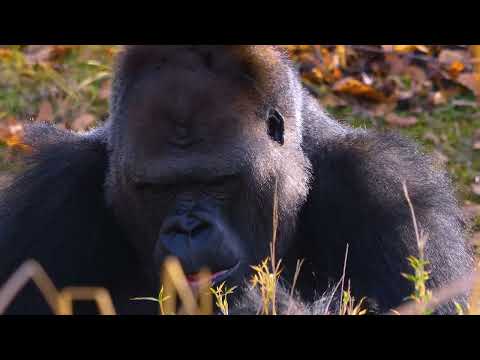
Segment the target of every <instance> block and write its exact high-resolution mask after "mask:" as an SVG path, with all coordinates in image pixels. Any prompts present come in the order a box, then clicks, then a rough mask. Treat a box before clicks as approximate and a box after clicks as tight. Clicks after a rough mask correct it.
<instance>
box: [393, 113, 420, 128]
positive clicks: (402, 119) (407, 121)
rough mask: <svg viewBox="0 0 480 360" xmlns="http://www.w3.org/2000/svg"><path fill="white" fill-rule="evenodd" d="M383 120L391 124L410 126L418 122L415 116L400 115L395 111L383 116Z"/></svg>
mask: <svg viewBox="0 0 480 360" xmlns="http://www.w3.org/2000/svg"><path fill="white" fill-rule="evenodd" d="M385 121H386V122H387V123H388V124H390V125H393V126H398V127H410V126H413V125H415V124H416V123H417V122H418V119H417V118H416V117H415V116H400V115H397V114H395V113H390V114H388V115H387V116H385Z"/></svg>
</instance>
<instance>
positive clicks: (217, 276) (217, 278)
mask: <svg viewBox="0 0 480 360" xmlns="http://www.w3.org/2000/svg"><path fill="white" fill-rule="evenodd" d="M239 265H240V263H237V264H236V265H234V266H232V267H231V268H229V269H226V270H222V271H218V272H216V273H214V274H212V275H211V276H210V279H209V280H210V283H211V284H212V286H214V285H216V284H219V283H221V282H223V281H225V280H226V279H228V277H229V276H230V275H231V274H232V273H233V272H235V270H237V268H238V266H239ZM200 280H201V279H200V278H199V275H198V274H192V275H187V281H188V284H189V285H190V286H191V287H194V288H197V287H198V286H199V284H200Z"/></svg>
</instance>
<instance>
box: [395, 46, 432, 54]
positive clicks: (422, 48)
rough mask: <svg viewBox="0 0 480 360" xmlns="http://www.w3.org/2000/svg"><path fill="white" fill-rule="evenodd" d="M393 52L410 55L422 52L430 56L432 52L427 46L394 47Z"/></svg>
mask: <svg viewBox="0 0 480 360" xmlns="http://www.w3.org/2000/svg"><path fill="white" fill-rule="evenodd" d="M393 51H396V52H399V53H410V52H414V51H420V52H423V53H425V54H428V53H429V52H430V51H429V50H428V48H427V47H426V46H425V45H393Z"/></svg>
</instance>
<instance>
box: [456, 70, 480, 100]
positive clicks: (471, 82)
mask: <svg viewBox="0 0 480 360" xmlns="http://www.w3.org/2000/svg"><path fill="white" fill-rule="evenodd" d="M457 82H458V83H459V84H462V85H463V86H465V87H466V88H467V89H469V90H471V91H472V92H473V93H474V94H475V95H476V96H480V86H479V83H480V74H474V73H463V74H460V75H459V76H458V78H457Z"/></svg>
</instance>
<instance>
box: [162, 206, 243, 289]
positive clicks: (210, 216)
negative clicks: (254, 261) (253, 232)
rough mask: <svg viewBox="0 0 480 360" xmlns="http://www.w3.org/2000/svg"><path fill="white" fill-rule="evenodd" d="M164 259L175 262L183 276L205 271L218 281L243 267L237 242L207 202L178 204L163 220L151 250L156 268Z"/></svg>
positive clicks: (218, 209)
mask: <svg viewBox="0 0 480 360" xmlns="http://www.w3.org/2000/svg"><path fill="white" fill-rule="evenodd" d="M168 256H174V257H176V258H178V259H179V261H180V262H181V264H182V266H183V270H184V272H185V273H186V274H187V275H193V274H197V273H198V272H199V271H200V270H202V269H204V268H207V269H208V270H209V271H210V272H211V273H212V274H218V275H219V276H218V277H219V280H223V279H220V278H221V277H223V278H225V277H230V276H234V273H237V272H238V271H240V269H241V268H242V269H243V268H244V266H242V264H244V263H246V259H245V251H244V249H242V246H241V242H240V239H238V236H237V235H236V234H235V233H234V232H233V231H232V230H231V228H230V227H229V226H228V225H227V222H226V220H225V218H224V216H222V213H221V209H220V207H218V206H216V204H215V203H213V202H208V201H201V202H196V203H194V202H191V201H190V202H179V203H177V204H176V206H175V208H174V209H173V210H172V211H171V212H170V214H169V215H168V216H167V217H166V218H165V219H164V221H163V223H162V225H161V229H160V233H159V236H158V239H157V242H156V245H155V250H154V258H155V263H156V266H157V268H160V267H161V266H162V264H163V262H164V261H165V259H166V258H167V257H168ZM214 280H215V279H214Z"/></svg>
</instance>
